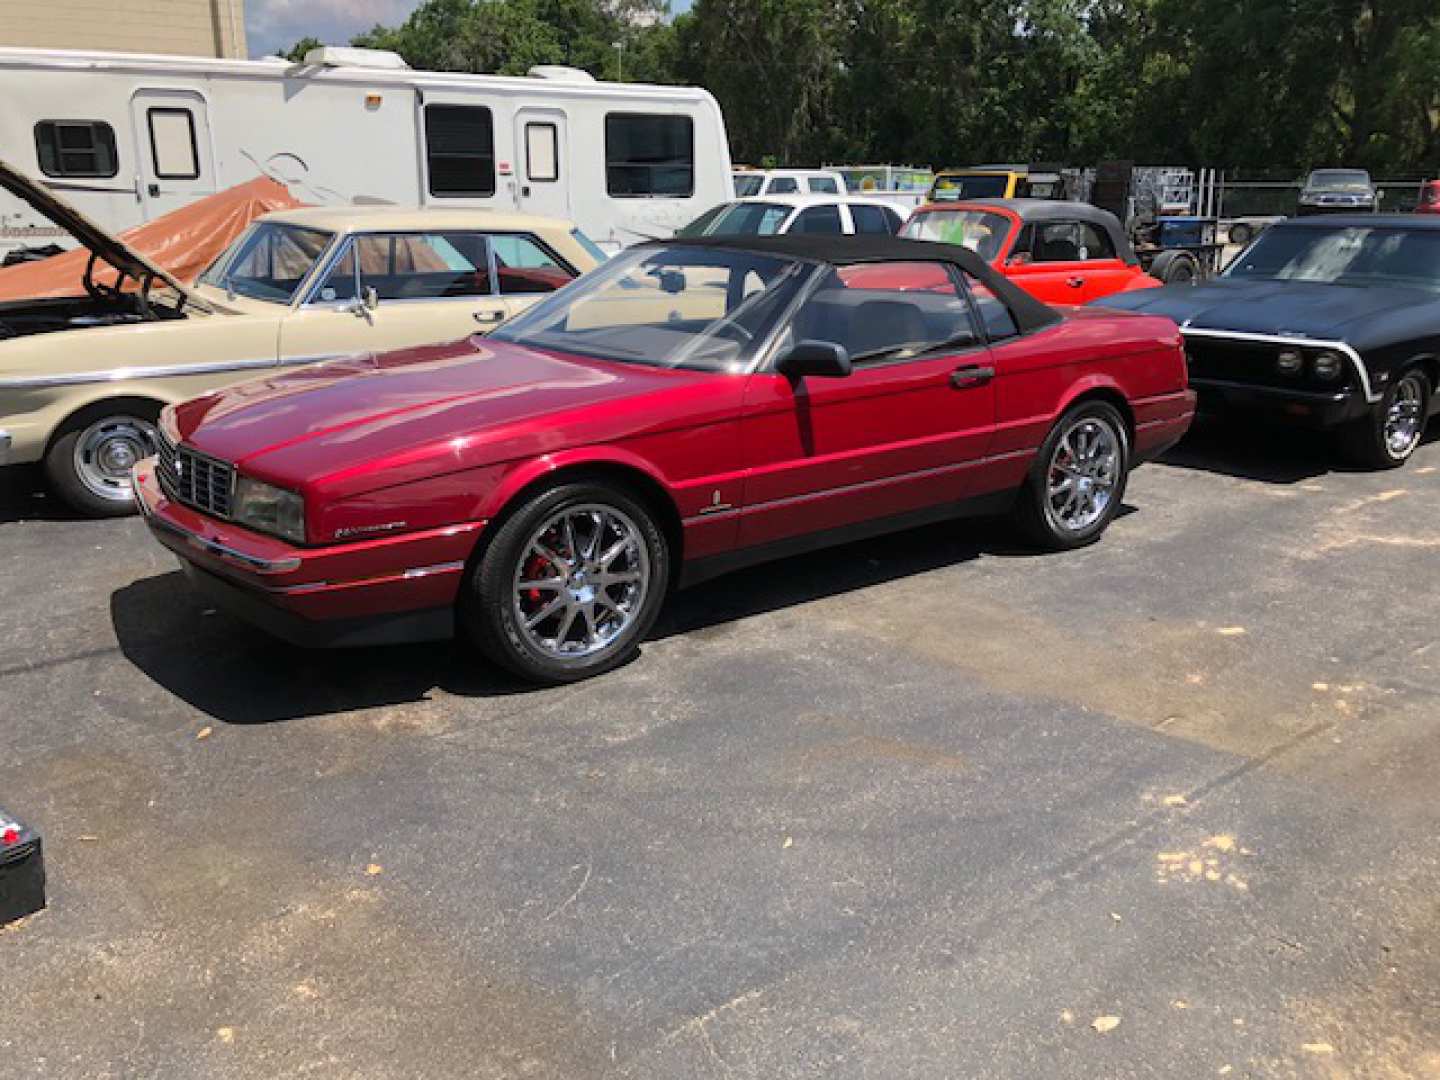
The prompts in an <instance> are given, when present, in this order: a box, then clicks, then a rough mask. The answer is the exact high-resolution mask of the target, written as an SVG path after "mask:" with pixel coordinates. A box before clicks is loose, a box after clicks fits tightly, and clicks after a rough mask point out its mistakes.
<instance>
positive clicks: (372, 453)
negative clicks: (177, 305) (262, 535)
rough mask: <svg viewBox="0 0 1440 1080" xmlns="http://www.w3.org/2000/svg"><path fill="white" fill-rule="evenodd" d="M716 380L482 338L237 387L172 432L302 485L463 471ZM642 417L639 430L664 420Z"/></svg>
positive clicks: (590, 435)
mask: <svg viewBox="0 0 1440 1080" xmlns="http://www.w3.org/2000/svg"><path fill="white" fill-rule="evenodd" d="M713 379H714V376H709V375H705V374H702V373H697V372H683V371H670V370H666V369H662V368H652V367H645V366H641V365H636V364H621V363H609V362H606V361H600V360H586V359H584V358H581V357H569V356H565V355H562V354H557V353H551V352H541V351H538V350H533V349H529V348H525V347H524V346H520V345H515V344H510V343H506V342H500V341H491V340H489V339H487V338H484V337H479V336H476V337H472V338H467V339H464V340H462V341H457V342H451V343H449V344H445V345H426V346H421V347H418V348H413V349H405V350H401V351H399V352H392V353H382V354H366V355H361V356H355V357H350V358H348V359H344V360H333V361H330V362H328V363H322V364H314V365H309V366H306V367H303V368H297V369H294V370H293V371H290V372H287V373H286V374H283V375H277V376H275V377H273V378H269V379H258V380H255V381H253V382H247V383H241V384H239V385H237V386H232V387H228V388H226V389H224V390H220V391H217V392H216V393H213V394H210V395H207V396H205V397H202V398H197V399H195V400H193V401H189V402H186V403H184V404H182V405H180V406H178V407H177V409H176V412H175V417H174V423H175V431H174V432H173V434H177V435H178V436H179V437H180V438H181V439H182V440H183V441H184V442H185V443H186V444H187V445H189V446H192V447H194V448H195V449H196V450H199V451H200V452H201V453H204V454H208V455H210V456H212V457H215V458H218V459H220V460H222V461H229V462H235V463H236V464H239V465H241V466H242V468H246V467H248V468H250V469H251V471H254V472H256V473H257V474H258V475H262V476H266V475H268V476H276V477H280V478H282V479H287V480H292V481H294V482H296V483H305V482H309V481H311V480H314V479H317V478H320V477H323V476H327V475H333V474H334V473H336V472H343V471H346V470H351V469H354V468H356V467H357V466H361V465H363V464H367V463H375V462H381V461H387V460H388V461H391V462H394V461H396V460H397V458H406V459H408V458H410V457H414V456H416V455H419V456H424V455H425V454H427V453H431V452H432V451H434V449H435V448H436V447H441V448H443V453H444V454H445V455H446V456H447V458H448V459H449V467H450V468H452V469H454V468H461V467H468V466H470V465H474V464H479V463H482V462H483V461H485V460H486V459H489V458H492V457H493V453H492V451H491V450H490V449H487V445H488V444H490V443H492V442H493V441H494V440H496V439H501V438H505V437H508V436H507V435H505V433H506V432H510V433H514V432H516V431H522V432H523V435H524V438H525V439H526V440H528V441H530V442H540V443H543V444H544V447H543V449H542V450H541V452H544V451H545V450H547V449H548V450H553V449H559V448H561V447H562V446H564V445H566V444H567V442H569V441H570V440H572V439H585V440H590V439H594V438H596V437H597V431H598V427H597V425H598V423H599V422H600V421H598V420H597V419H595V418H597V417H598V416H599V414H600V413H602V412H604V411H605V410H604V406H605V405H607V404H608V403H613V402H616V401H617V400H619V399H622V398H630V397H638V396H642V395H645V394H648V393H651V392H653V391H656V390H660V389H666V388H677V387H684V386H685V385H687V384H697V383H706V384H707V385H711V384H713ZM707 381H708V382H707ZM642 413H643V415H642V417H641V422H642V423H650V424H653V423H655V422H656V421H655V415H656V414H654V413H650V412H646V411H643V410H642ZM611 415H613V411H612V413H611ZM630 419H631V420H633V419H634V418H633V417H632V418H630ZM582 427H583V429H584V430H581V428H582ZM401 471H402V472H403V471H404V470H403V469H402V470H401Z"/></svg>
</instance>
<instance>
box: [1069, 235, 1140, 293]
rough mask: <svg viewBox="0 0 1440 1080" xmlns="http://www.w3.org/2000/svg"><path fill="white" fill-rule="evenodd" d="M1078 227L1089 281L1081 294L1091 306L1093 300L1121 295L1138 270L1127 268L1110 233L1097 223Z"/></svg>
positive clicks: (1081, 250) (1082, 259)
mask: <svg viewBox="0 0 1440 1080" xmlns="http://www.w3.org/2000/svg"><path fill="white" fill-rule="evenodd" d="M1078 224H1079V229H1080V261H1081V262H1083V263H1084V267H1083V268H1082V270H1081V274H1082V276H1083V277H1084V279H1085V284H1084V285H1083V286H1081V289H1080V291H1081V292H1082V293H1084V295H1085V302H1086V303H1087V304H1088V303H1089V302H1090V301H1091V300H1098V299H1099V298H1100V297H1102V296H1109V295H1110V294H1111V293H1114V292H1119V291H1120V290H1121V289H1123V288H1124V287H1125V286H1126V284H1127V283H1128V282H1129V281H1130V279H1131V278H1132V277H1134V276H1135V270H1134V268H1133V267H1130V266H1126V265H1125V262H1124V260H1122V259H1121V258H1120V256H1119V254H1118V253H1117V252H1116V250H1115V245H1114V243H1113V242H1112V241H1111V239H1110V234H1109V233H1108V232H1106V231H1105V230H1104V229H1102V228H1100V227H1099V226H1098V225H1096V224H1094V223H1093V222H1089V221H1081V222H1079V223H1078Z"/></svg>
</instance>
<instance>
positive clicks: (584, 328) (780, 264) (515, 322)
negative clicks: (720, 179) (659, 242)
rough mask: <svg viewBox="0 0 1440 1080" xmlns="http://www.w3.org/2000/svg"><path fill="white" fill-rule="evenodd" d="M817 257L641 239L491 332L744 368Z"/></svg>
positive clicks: (679, 364)
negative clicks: (803, 258)
mask: <svg viewBox="0 0 1440 1080" xmlns="http://www.w3.org/2000/svg"><path fill="white" fill-rule="evenodd" d="M812 272H813V264H811V263H808V262H803V261H800V260H798V259H786V258H777V257H774V256H770V255H758V254H754V253H752V252H746V251H726V250H723V249H718V248H713V249H707V248H696V247H686V246H684V245H676V246H673V247H668V246H667V247H649V246H647V247H640V248H631V249H630V250H629V251H625V252H621V253H620V254H619V255H616V256H614V257H613V258H611V259H610V261H609V262H607V263H606V264H605V265H604V266H602V267H600V268H599V269H597V270H593V271H591V272H590V273H589V274H586V275H585V276H584V277H583V278H580V279H579V280H578V281H576V282H575V283H574V284H573V285H572V286H570V287H569V288H567V289H564V290H562V291H560V292H557V293H554V294H552V295H551V296H549V297H547V298H546V299H544V300H542V301H540V303H538V304H536V305H535V306H534V307H532V308H530V310H528V311H526V312H524V313H522V314H520V315H518V316H516V317H515V318H513V319H511V320H510V321H509V322H508V323H506V324H505V325H504V326H502V327H500V328H499V329H497V330H495V331H494V332H493V333H492V334H491V335H490V336H491V337H492V338H497V339H499V340H501V341H513V342H515V343H517V344H519V345H527V346H529V347H531V348H536V349H553V350H556V351H558V352H565V353H577V354H579V355H581V356H593V357H597V358H599V359H601V360H617V361H620V362H623V363H627V364H646V365H651V366H655V367H667V368H689V369H693V370H700V371H720V372H742V371H748V370H749V369H750V368H751V366H752V365H753V363H754V360H755V354H756V351H757V350H758V348H759V347H760V345H761V344H762V343H763V342H764V341H765V339H766V338H767V336H768V335H769V333H770V331H771V330H772V329H773V328H774V326H775V324H776V323H777V322H778V321H779V319H780V317H781V315H782V314H783V312H784V311H785V309H786V307H787V306H788V305H789V303H790V301H791V300H792V299H793V298H794V296H795V293H796V291H797V290H798V289H799V287H800V284H801V282H803V281H804V280H806V279H807V278H808V277H809V276H810V274H811V273H812Z"/></svg>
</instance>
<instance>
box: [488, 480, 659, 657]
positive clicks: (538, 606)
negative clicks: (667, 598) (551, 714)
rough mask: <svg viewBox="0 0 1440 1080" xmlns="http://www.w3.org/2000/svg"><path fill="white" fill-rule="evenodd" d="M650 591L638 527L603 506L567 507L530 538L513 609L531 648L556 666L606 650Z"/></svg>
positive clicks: (516, 580) (647, 560)
mask: <svg viewBox="0 0 1440 1080" xmlns="http://www.w3.org/2000/svg"><path fill="white" fill-rule="evenodd" d="M649 589H650V557H649V554H648V552H647V551H646V545H645V542H644V539H643V537H642V536H641V533H640V529H639V527H638V526H637V525H636V524H635V522H634V521H632V520H631V519H630V517H629V516H628V515H627V514H625V513H624V512H623V511H621V510H619V509H617V508H615V507H613V506H606V505H603V504H600V503H583V504H581V505H579V506H572V507H566V508H565V509H564V510H561V511H560V512H558V513H555V514H552V515H550V516H549V517H548V518H547V519H546V520H545V521H543V522H542V523H541V525H540V526H539V528H537V529H535V531H534V532H533V533H532V534H531V536H530V539H529V541H528V542H527V544H526V546H525V550H524V553H523V554H522V556H521V558H520V559H519V561H518V562H517V563H516V565H515V576H514V584H513V587H512V589H511V603H512V605H513V608H514V615H515V621H516V625H517V626H518V627H519V628H520V632H521V633H522V634H523V635H524V637H525V639H526V641H527V643H528V644H529V645H530V646H531V647H532V648H533V649H535V650H536V651H537V652H540V653H542V654H544V655H546V656H549V657H552V658H554V659H556V660H562V661H563V660H576V659H581V658H584V657H587V656H591V655H593V654H595V653H598V652H601V651H603V650H604V649H606V648H608V647H609V646H610V645H612V644H613V643H614V642H615V641H616V640H618V639H619V638H620V637H621V635H623V634H624V633H625V631H626V630H627V629H628V628H629V627H630V626H631V624H633V623H634V621H635V620H636V618H637V617H638V616H639V613H640V611H641V609H642V608H643V607H644V604H645V598H646V595H647V593H648V592H649Z"/></svg>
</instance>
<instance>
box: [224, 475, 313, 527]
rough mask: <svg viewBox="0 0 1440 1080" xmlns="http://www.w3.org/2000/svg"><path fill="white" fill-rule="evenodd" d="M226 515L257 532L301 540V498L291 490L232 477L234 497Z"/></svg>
mask: <svg viewBox="0 0 1440 1080" xmlns="http://www.w3.org/2000/svg"><path fill="white" fill-rule="evenodd" d="M230 518H231V520H232V521H234V522H235V523H236V524H237V525H244V526H246V527H247V528H251V529H254V530H256V531H257V532H264V533H270V534H271V535H273V536H279V537H282V538H284V539H286V540H292V541H294V542H295V543H297V544H303V543H304V542H305V500H304V499H303V498H301V497H300V496H299V495H297V494H296V493H295V492H293V491H286V490H285V489H284V488H278V487H274V486H272V485H270V484H264V483H261V482H260V481H259V480H252V479H250V477H248V476H238V477H236V478H235V500H234V504H233V506H232V507H231V510H230Z"/></svg>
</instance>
